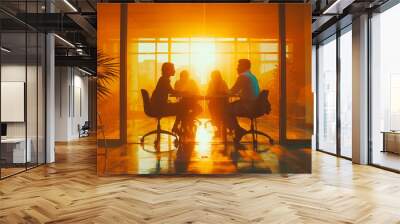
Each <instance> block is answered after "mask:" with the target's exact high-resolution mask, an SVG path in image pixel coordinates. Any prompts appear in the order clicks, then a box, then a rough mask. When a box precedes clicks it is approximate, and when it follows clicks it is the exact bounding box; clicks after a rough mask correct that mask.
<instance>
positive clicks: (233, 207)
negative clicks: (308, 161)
mask: <svg viewBox="0 0 400 224" xmlns="http://www.w3.org/2000/svg"><path fill="white" fill-rule="evenodd" d="M95 163H96V148H95V144H94V142H93V141H90V140H85V141H80V142H72V143H69V144H58V145H57V163H55V164H51V165H48V166H42V167H39V168H37V169H34V170H30V171H28V172H26V173H22V174H20V175H17V176H14V177H11V178H8V179H5V180H3V181H0V223H45V222H47V223H374V224H375V223H385V224H386V223H400V200H399V199H400V175H398V174H395V173H390V172H387V171H383V170H380V169H377V168H373V167H368V166H358V165H352V164H351V162H350V161H347V160H343V159H337V158H335V157H332V156H329V155H326V154H322V153H317V152H315V153H314V154H313V174H311V175H289V176H285V175H283V176H282V175H249V174H243V175H235V176H219V177H205V176H202V177H195V176H186V177H165V176H164V177H137V176H119V177H98V176H97V175H96V165H95Z"/></svg>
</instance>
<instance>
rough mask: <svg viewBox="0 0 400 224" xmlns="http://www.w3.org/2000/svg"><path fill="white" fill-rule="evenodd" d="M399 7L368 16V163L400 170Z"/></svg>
mask: <svg viewBox="0 0 400 224" xmlns="http://www.w3.org/2000/svg"><path fill="white" fill-rule="evenodd" d="M399 20H400V5H396V6H394V7H392V8H390V9H388V10H386V11H384V12H382V13H380V14H376V15H374V16H373V17H372V19H371V23H372V28H371V33H372V37H371V39H372V49H371V51H372V74H371V102H370V103H371V130H370V131H371V140H372V150H371V153H372V154H371V159H372V161H371V162H372V163H373V164H375V165H378V166H382V167H386V168H390V169H394V170H400V150H399V149H400V147H399V146H400V138H399V137H400V103H399V98H398V96H399V95H400V63H399V60H398V53H399V52H400V45H399V44H398V42H399V39H400V31H399V29H397V27H398V21H399Z"/></svg>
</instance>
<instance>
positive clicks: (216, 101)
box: [207, 70, 229, 136]
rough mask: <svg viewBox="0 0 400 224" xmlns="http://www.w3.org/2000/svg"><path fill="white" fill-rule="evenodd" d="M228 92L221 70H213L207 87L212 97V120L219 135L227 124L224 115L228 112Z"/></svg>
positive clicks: (209, 95)
mask: <svg viewBox="0 0 400 224" xmlns="http://www.w3.org/2000/svg"><path fill="white" fill-rule="evenodd" d="M228 92H229V89H228V85H227V84H226V82H225V81H224V80H223V79H222V76H221V72H220V71H219V70H214V71H212V72H211V80H210V82H209V83H208V88H207V96H208V97H210V100H209V101H208V110H209V111H210V116H211V122H212V123H213V125H214V126H216V127H217V129H218V131H217V135H219V136H220V135H221V134H222V131H223V130H222V129H223V128H224V126H225V122H224V115H225V114H226V113H227V110H226V108H227V105H228V98H227V95H228Z"/></svg>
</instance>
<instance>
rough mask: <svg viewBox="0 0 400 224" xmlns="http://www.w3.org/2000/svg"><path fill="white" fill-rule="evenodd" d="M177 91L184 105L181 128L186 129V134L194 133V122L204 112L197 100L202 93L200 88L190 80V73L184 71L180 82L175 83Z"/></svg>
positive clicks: (180, 75) (180, 76)
mask: <svg viewBox="0 0 400 224" xmlns="http://www.w3.org/2000/svg"><path fill="white" fill-rule="evenodd" d="M175 91H176V92H177V93H178V94H179V95H180V96H182V98H181V99H180V101H179V102H181V103H182V107H183V108H184V109H183V117H182V118H183V120H182V121H183V122H182V124H181V128H184V129H185V130H184V131H186V132H189V131H194V130H192V127H193V121H194V119H195V118H196V117H197V116H198V115H199V114H200V113H201V112H202V108H201V106H200V105H199V104H198V102H197V99H196V96H198V95H199V93H200V91H199V87H198V86H197V83H196V82H195V81H194V80H193V79H191V78H190V73H189V72H188V71H187V70H183V71H182V72H181V73H180V74H179V80H178V81H176V82H175ZM188 134H194V133H188Z"/></svg>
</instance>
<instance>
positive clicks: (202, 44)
mask: <svg viewBox="0 0 400 224" xmlns="http://www.w3.org/2000/svg"><path fill="white" fill-rule="evenodd" d="M128 49H129V51H128V61H129V62H130V64H129V67H128V82H130V83H137V85H129V87H128V91H129V94H128V97H127V98H128V105H129V107H128V108H127V109H128V111H127V114H128V124H129V125H128V129H129V128H132V129H130V130H129V131H128V133H129V134H128V141H129V142H137V141H138V139H139V136H138V135H141V134H142V133H141V132H138V131H134V130H133V129H135V128H137V127H140V128H141V131H145V130H146V128H147V127H149V128H151V127H152V126H151V125H142V123H145V122H147V123H148V119H146V117H143V116H137V114H138V113H141V112H142V110H143V104H142V100H141V95H140V90H141V89H147V90H149V91H150V92H151V91H152V90H153V89H154V88H155V85H156V83H157V80H158V78H159V77H160V75H161V65H162V64H163V63H164V62H168V61H170V62H173V63H174V64H175V69H176V75H175V76H174V77H172V78H171V82H172V83H175V81H176V80H177V79H179V75H180V72H182V71H183V70H188V71H189V72H190V74H191V77H192V79H194V80H195V81H196V83H198V85H199V89H200V91H201V93H202V94H205V92H206V89H207V85H208V82H209V76H210V74H211V72H212V70H214V69H217V68H218V70H219V71H220V72H221V74H222V77H223V79H224V80H226V82H227V84H228V86H232V85H233V83H234V82H235V80H236V76H237V74H236V71H235V69H236V65H237V60H238V59H240V58H249V59H250V60H251V62H252V72H253V73H254V74H256V76H257V78H258V80H259V82H260V86H262V87H263V88H266V89H268V90H269V91H270V98H269V100H270V101H271V104H272V105H273V107H274V108H278V101H279V88H278V87H279V77H278V75H279V73H278V65H279V64H278V62H279V43H278V42H277V41H276V40H272V39H250V38H243V37H231V38H226V37H225V38H222V37H221V38H197V37H196V38H193V37H192V38H189V37H187V38H183V37H180V38H131V39H129V46H128ZM287 54H288V58H290V59H291V58H292V57H293V55H292V51H291V50H290V48H289V49H288V52H287ZM203 106H206V105H203ZM204 111H205V112H206V111H207V110H204ZM202 116H208V115H207V114H203V115H202ZM143 118H144V119H143ZM142 119H143V121H141V120H142ZM163 121H165V124H164V125H166V126H167V127H168V126H171V125H172V121H169V120H168V119H163ZM278 122H279V110H278V109H275V110H272V112H271V114H270V115H268V119H266V120H265V122H262V126H261V127H260V128H261V130H263V129H265V130H268V131H269V132H272V133H271V134H272V136H273V137H274V138H275V139H278V130H279V129H278V127H279V123H278ZM260 124H261V122H260ZM302 132H304V131H303V130H300V131H297V133H294V135H297V136H298V135H300V134H302Z"/></svg>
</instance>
